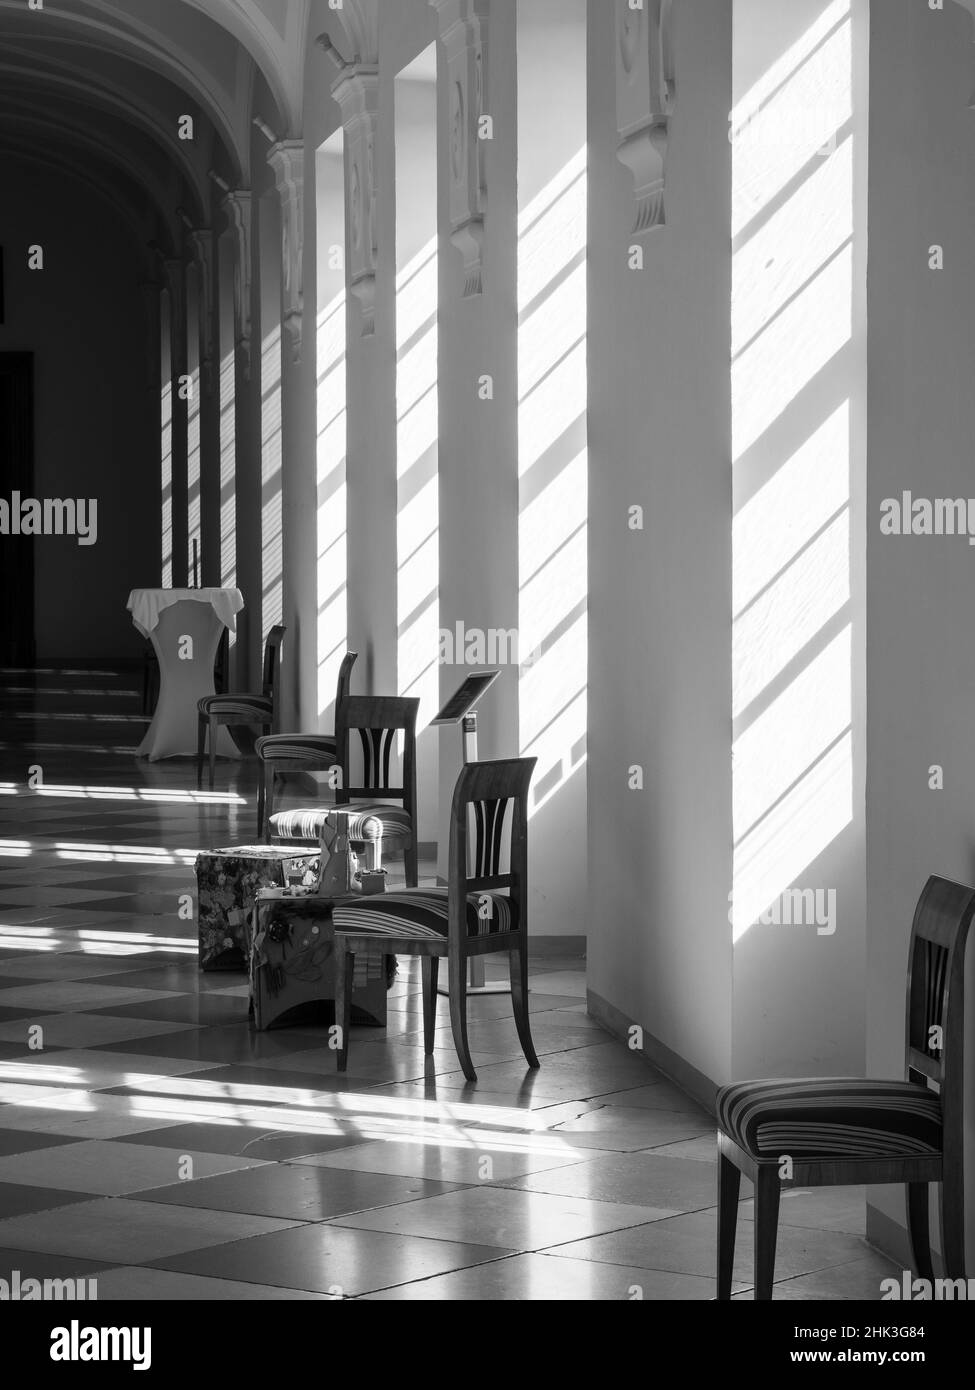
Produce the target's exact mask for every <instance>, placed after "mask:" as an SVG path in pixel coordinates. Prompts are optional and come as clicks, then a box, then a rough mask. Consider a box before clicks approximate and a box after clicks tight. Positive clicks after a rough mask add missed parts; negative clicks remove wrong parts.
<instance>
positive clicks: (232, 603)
mask: <svg viewBox="0 0 975 1390" xmlns="http://www.w3.org/2000/svg"><path fill="white" fill-rule="evenodd" d="M184 601H189V602H190V603H209V604H210V606H211V608H212V609H213V611H214V612H215V613H216V615H217V617H218V618H219V619H220V621H221V622H222V623H223V625H224V627H229V628H230V631H231V632H235V631H236V630H237V614H238V613H239V612H240V610H241V609H242V608H243V606H244V596H243V594H242V593H241V592H240V590H239V589H212V588H211V589H133V590H132V592H131V594H129V601H128V604H127V605H126V606H127V608H128V610H129V612H130V613H131V614H132V621H133V622H134V623H135V625H136V627H137V628H138V629H139V631H140V632H141V633H142V635H143V636H144V637H148V636H149V634H150V633H151V632H152V631H153V630H154V629H155V628H156V627H157V626H158V625H159V619H160V617H161V616H162V614H163V613H164V612H165V611H166V609H167V608H170V607H172V605H173V604H174V603H182V602H184Z"/></svg>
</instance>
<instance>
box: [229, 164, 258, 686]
mask: <svg viewBox="0 0 975 1390" xmlns="http://www.w3.org/2000/svg"><path fill="white" fill-rule="evenodd" d="M223 212H224V215H225V217H226V219H227V223H228V226H229V228H230V230H231V232H232V233H233V237H234V242H235V246H234V339H235V382H234V432H235V437H236V449H237V486H236V492H237V496H236V506H237V584H238V587H239V589H240V590H241V592H242V593H243V595H244V603H245V605H246V606H245V608H244V612H243V613H242V614H241V616H240V618H238V620H237V672H236V679H237V682H238V683H239V684H241V685H242V686H245V687H246V686H247V685H248V684H249V683H252V682H254V681H256V680H257V678H258V675H259V672H260V661H261V634H260V617H261V602H260V595H261V375H260V370H259V368H258V370H257V371H255V370H254V363H253V357H254V351H255V350H254V344H253V294H254V288H253V286H254V262H255V258H256V254H257V251H256V246H255V237H254V227H253V198H252V195H251V192H250V189H237V190H234V191H233V192H231V193H228V194H227V196H226V198H225V199H224V201H223ZM254 688H255V689H256V686H255V687H254Z"/></svg>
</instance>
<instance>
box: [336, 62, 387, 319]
mask: <svg viewBox="0 0 975 1390" xmlns="http://www.w3.org/2000/svg"><path fill="white" fill-rule="evenodd" d="M332 92H333V95H334V97H335V100H336V101H337V102H338V104H339V108H340V110H341V112H342V127H343V129H344V131H345V199H346V207H347V208H348V210H349V246H348V250H347V254H346V263H347V265H348V285H349V293H350V294H352V295H354V296H355V298H356V299H357V300H358V301H359V304H360V305H361V307H362V336H363V337H364V338H368V337H371V336H372V335H373V334H374V333H375V331H376V267H377V263H378V244H377V218H376V133H377V129H378V117H379V69H378V67H376V66H374V65H372V64H370V65H368V66H365V65H362V64H360V65H359V66H350V67H348V68H346V69H345V71H344V72H343V73H342V75H341V76H340V77H339V78H338V80H337V82H336V83H335V86H334V87H333V89H332Z"/></svg>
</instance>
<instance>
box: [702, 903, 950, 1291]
mask: <svg viewBox="0 0 975 1390" xmlns="http://www.w3.org/2000/svg"><path fill="white" fill-rule="evenodd" d="M973 915H975V889H972V888H967V887H964V886H963V885H961V884H958V883H951V882H949V881H948V880H947V879H943V878H937V877H932V878H929V879H928V882H927V884H926V885H925V887H924V891H923V892H922V894H921V897H920V899H919V901H918V904H917V908H916V910H915V913H914V922H913V926H912V928H911V944H910V955H909V961H908V977H907V1029H906V1061H905V1075H906V1079H907V1080H908V1081H913V1082H918V1083H920V1084H922V1085H924V1084H930V1083H932V1082H933V1083H934V1084H936V1085H937V1086H938V1087H939V1088H940V1096H941V1110H942V1152H941V1153H940V1154H937V1155H930V1156H924V1157H914V1158H903V1159H899V1158H893V1159H876V1158H865V1159H837V1158H828V1159H827V1158H823V1159H805V1160H798V1159H797V1160H795V1162H794V1164H793V1168H792V1178H791V1180H789V1181H783V1180H782V1179H780V1177H779V1159H777V1158H776V1159H759V1158H756V1157H755V1156H754V1155H753V1154H750V1153H747V1152H746V1151H745V1150H744V1149H742V1148H741V1147H740V1145H738V1144H736V1143H735V1142H734V1140H732V1139H730V1138H729V1137H728V1136H727V1135H726V1134H723V1133H719V1135H718V1298H719V1299H730V1297H731V1286H732V1270H733V1266H734V1258H735V1234H736V1228H737V1222H738V1195H739V1189H740V1185H741V1175H742V1173H744V1174H745V1176H746V1177H747V1178H750V1179H751V1181H752V1182H753V1183H754V1185H755V1213H754V1215H755V1220H754V1240H755V1273H754V1279H755V1298H756V1299H770V1298H771V1297H772V1288H773V1284H774V1278H775V1245H776V1236H777V1232H778V1214H779V1196H780V1192H781V1189H782V1187H783V1186H787V1187H791V1186H799V1187H836V1186H845V1185H847V1184H851V1185H853V1184H856V1185H859V1184H861V1183H863V1184H866V1183H870V1184H877V1185H881V1184H886V1183H904V1184H905V1185H906V1187H907V1217H908V1231H909V1234H910V1241H911V1250H912V1254H913V1258H914V1267H915V1272H916V1273H917V1275H918V1276H919V1277H920V1278H922V1279H929V1280H930V1279H933V1277H934V1275H933V1266H932V1259H931V1239H930V1205H929V1197H930V1194H929V1191H928V1184H929V1183H937V1184H938V1208H939V1221H940V1227H941V1252H942V1262H943V1266H944V1274H945V1277H946V1278H949V1279H960V1278H964V1274H965V1192H964V1167H963V1163H964V1130H963V1126H964V1093H963V1089H962V1088H963V1075H964V1008H963V1006H964V992H965V944H966V941H967V938H968V932H969V928H970V926H971V923H972V917H973ZM931 946H933V947H936V948H940V950H941V951H943V952H944V953H945V954H944V957H943V966H944V968H943V976H942V978H941V981H940V983H939V984H938V985H937V988H936V989H935V991H934V994H933V995H932V990H931V965H930V957H926V956H925V952H926V951H927V950H929V948H930V947H931ZM933 1019H934V1020H935V1021H937V1023H938V1025H939V1026H940V1027H941V1029H942V1032H943V1036H942V1047H941V1049H940V1051H939V1052H936V1051H933V1050H932V1049H931V1048H930V1047H929V1045H928V1029H929V1028H930V1027H931V1026H932V1020H933Z"/></svg>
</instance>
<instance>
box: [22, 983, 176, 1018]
mask: <svg viewBox="0 0 975 1390" xmlns="http://www.w3.org/2000/svg"><path fill="white" fill-rule="evenodd" d="M0 998H2V999H3V1002H4V1004H6V1006H7V1008H27V1009H30V1008H37V1009H49V1010H52V1011H55V1012H63V1013H81V1012H84V1011H87V1010H93V1009H98V1008H104V1007H105V1006H106V1005H108V1004H138V1003H141V1001H142V1000H143V999H145V1000H147V1001H148V1000H150V999H163V998H165V994H164V993H163V992H162V991H161V990H155V991H153V990H146V991H142V990H138V989H133V988H131V987H130V986H129V987H126V988H124V989H123V988H120V987H119V986H117V985H101V984H90V983H88V982H87V981H76V980H46V981H45V982H44V983H43V984H40V985H38V984H32V985H20V986H18V987H16V988H14V989H6V990H4V991H3V993H2V995H0Z"/></svg>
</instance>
